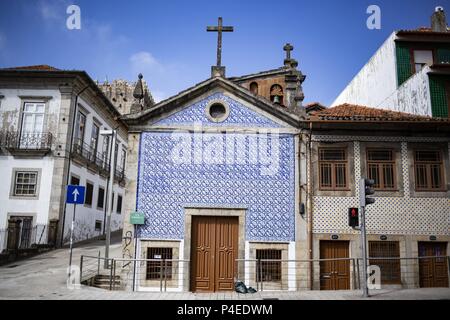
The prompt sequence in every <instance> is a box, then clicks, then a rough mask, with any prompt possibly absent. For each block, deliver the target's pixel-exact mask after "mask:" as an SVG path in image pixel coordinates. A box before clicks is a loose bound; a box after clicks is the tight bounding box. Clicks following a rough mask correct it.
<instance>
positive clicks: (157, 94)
mask: <svg viewBox="0 0 450 320" xmlns="http://www.w3.org/2000/svg"><path fill="white" fill-rule="evenodd" d="M150 93H151V94H152V97H153V100H154V101H155V103H158V102H160V101H162V100H164V99H166V98H167V94H166V93H165V92H163V91H160V90H152V89H151V88H150Z"/></svg>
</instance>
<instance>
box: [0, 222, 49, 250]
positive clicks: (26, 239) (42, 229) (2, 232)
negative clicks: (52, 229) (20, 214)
mask: <svg viewBox="0 0 450 320" xmlns="http://www.w3.org/2000/svg"><path fill="white" fill-rule="evenodd" d="M47 236H48V225H46V224H38V225H35V226H32V227H27V226H23V225H20V226H19V227H18V228H14V229H12V228H4V229H0V252H2V251H4V250H6V249H7V248H8V241H10V242H11V241H12V240H14V242H15V243H16V244H15V247H16V249H19V250H20V249H29V248H33V247H35V246H39V245H45V244H47ZM11 237H13V238H14V239H12V238H11ZM8 238H9V239H8Z"/></svg>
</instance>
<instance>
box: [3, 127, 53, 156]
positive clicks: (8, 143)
mask: <svg viewBox="0 0 450 320" xmlns="http://www.w3.org/2000/svg"><path fill="white" fill-rule="evenodd" d="M52 138H53V136H52V134H51V133H50V132H18V131H6V132H1V133H0V147H3V148H5V149H6V150H8V151H9V152H10V153H11V154H12V155H14V156H44V155H46V154H47V153H49V152H50V151H51V147H52Z"/></svg>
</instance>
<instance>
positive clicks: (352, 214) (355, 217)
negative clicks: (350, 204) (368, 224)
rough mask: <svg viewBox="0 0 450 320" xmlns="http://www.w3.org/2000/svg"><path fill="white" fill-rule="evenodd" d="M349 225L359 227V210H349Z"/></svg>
mask: <svg viewBox="0 0 450 320" xmlns="http://www.w3.org/2000/svg"><path fill="white" fill-rule="evenodd" d="M348 225H349V226H350V227H352V228H354V227H358V226H359V212H358V208H348Z"/></svg>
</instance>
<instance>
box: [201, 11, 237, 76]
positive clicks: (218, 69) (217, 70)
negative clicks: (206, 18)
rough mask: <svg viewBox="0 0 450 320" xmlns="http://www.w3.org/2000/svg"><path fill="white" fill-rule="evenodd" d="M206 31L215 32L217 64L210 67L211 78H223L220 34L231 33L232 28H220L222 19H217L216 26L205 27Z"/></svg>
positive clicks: (223, 68)
mask: <svg viewBox="0 0 450 320" xmlns="http://www.w3.org/2000/svg"><path fill="white" fill-rule="evenodd" d="M206 31H208V32H217V63H216V65H215V66H212V67H211V77H218V76H220V77H225V67H222V32H233V31H234V30H233V27H232V26H222V17H219V21H218V24H217V26H207V27H206Z"/></svg>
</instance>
